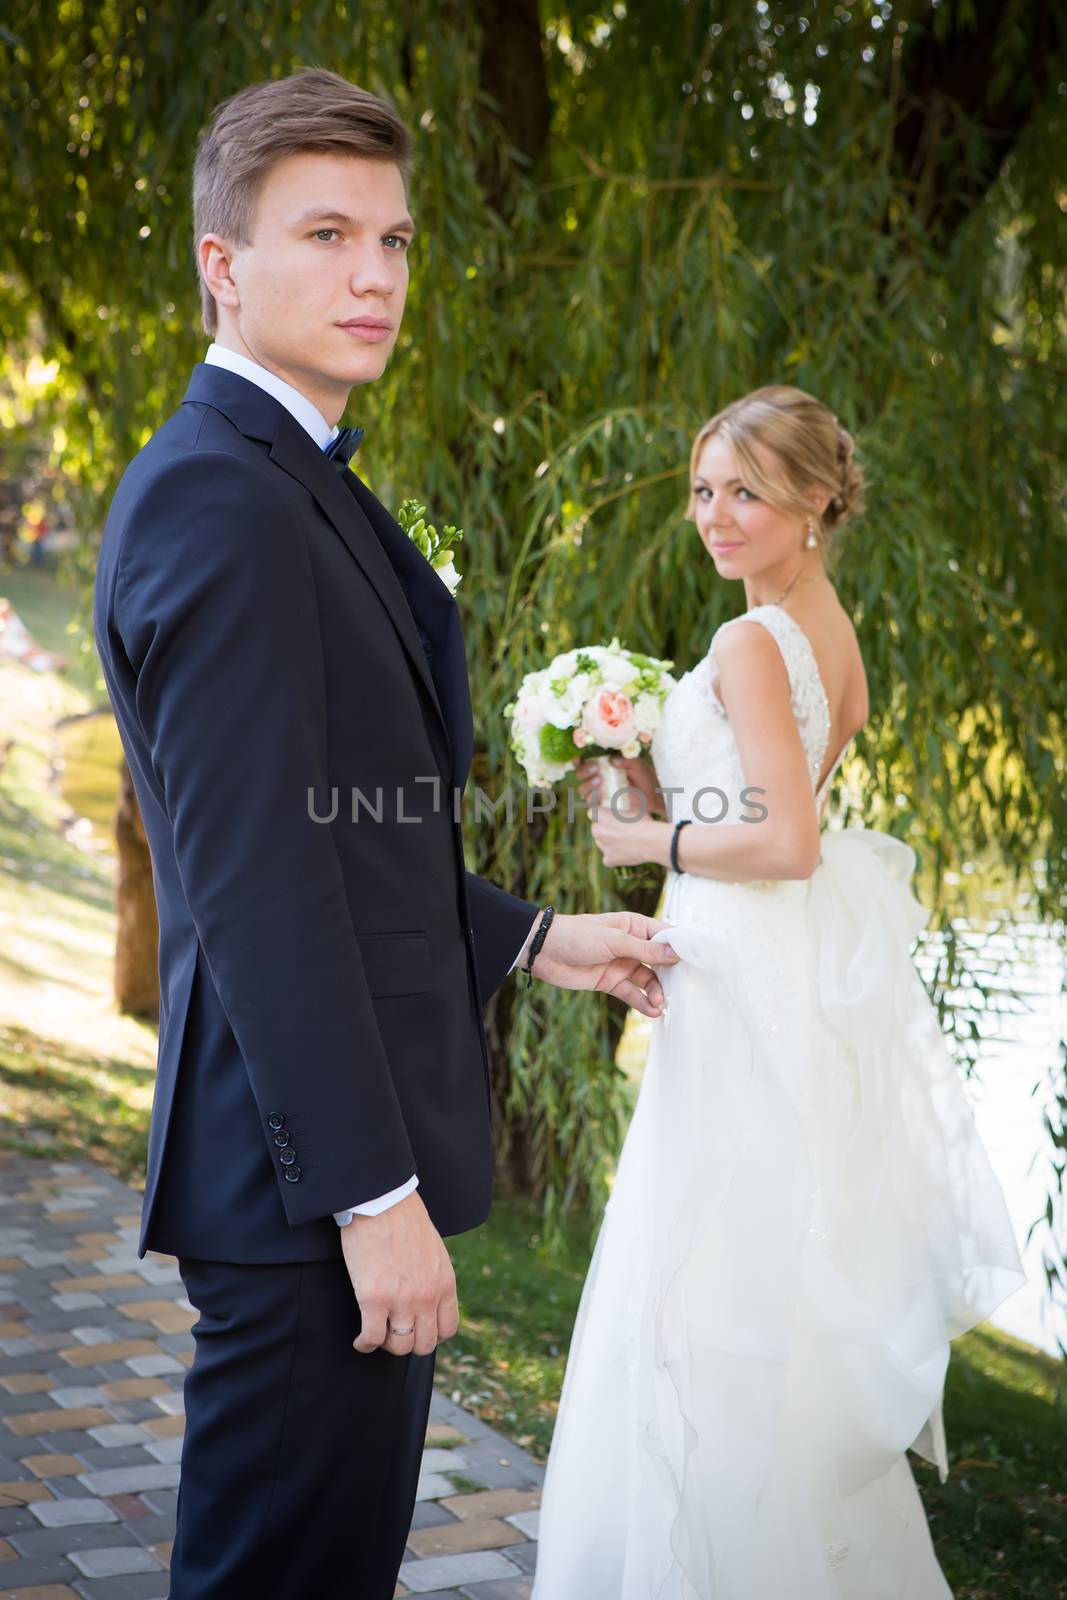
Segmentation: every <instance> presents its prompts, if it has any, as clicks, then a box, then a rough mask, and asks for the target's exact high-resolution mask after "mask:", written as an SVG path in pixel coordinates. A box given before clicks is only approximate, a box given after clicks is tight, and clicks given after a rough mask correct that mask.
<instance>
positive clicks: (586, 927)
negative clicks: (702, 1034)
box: [518, 911, 678, 1017]
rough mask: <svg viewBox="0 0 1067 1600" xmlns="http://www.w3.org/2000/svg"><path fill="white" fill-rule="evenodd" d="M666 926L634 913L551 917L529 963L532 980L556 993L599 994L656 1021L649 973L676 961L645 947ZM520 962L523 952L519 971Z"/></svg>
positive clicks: (659, 1000) (659, 1002)
mask: <svg viewBox="0 0 1067 1600" xmlns="http://www.w3.org/2000/svg"><path fill="white" fill-rule="evenodd" d="M668 926H669V924H668V923H666V922H659V921H657V919H656V918H655V917H643V916H641V915H640V914H639V913H638V912H636V911H606V912H604V913H603V914H602V915H600V916H594V915H592V914H582V915H579V916H573V917H568V916H560V915H558V914H557V915H556V916H555V917H553V919H552V926H551V927H550V928H549V930H548V937H547V938H546V940H545V942H544V944H543V945H542V947H541V950H540V953H539V954H538V955H537V956H536V958H535V960H534V964H533V969H532V970H533V975H534V977H535V978H542V979H543V980H544V981H545V983H554V984H555V985H556V987H557V988H559V989H601V990H603V992H604V993H605V994H613V995H615V997H616V998H617V999H619V1000H624V1001H625V1002H626V1004H627V1005H628V1006H633V1008H634V1010H635V1011H640V1012H643V1014H644V1015H645V1016H646V1017H658V1016H661V1015H662V1012H663V989H662V986H661V984H660V981H659V979H658V978H657V976H656V974H655V971H654V970H653V969H654V968H656V967H669V966H673V965H674V963H675V962H676V961H677V960H678V957H677V956H676V955H675V953H674V951H673V950H672V949H671V947H670V945H667V944H651V943H650V942H649V941H650V940H651V938H652V935H653V934H654V933H658V932H659V931H660V929H661V928H666V927H668ZM531 937H532V935H531ZM529 942H530V941H529V940H527V945H528V944H529ZM525 962H526V950H525V947H524V949H523V952H522V954H521V956H520V957H519V962H518V965H519V967H520V969H521V968H522V967H523V966H524V965H525Z"/></svg>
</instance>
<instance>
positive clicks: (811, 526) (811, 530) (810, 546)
mask: <svg viewBox="0 0 1067 1600" xmlns="http://www.w3.org/2000/svg"><path fill="white" fill-rule="evenodd" d="M807 528H808V537H807V538H806V539H805V540H804V548H805V550H814V549H815V547H816V545H817V544H818V543H819V541H818V539H817V538H816V537H815V518H814V517H809V518H808V522H807Z"/></svg>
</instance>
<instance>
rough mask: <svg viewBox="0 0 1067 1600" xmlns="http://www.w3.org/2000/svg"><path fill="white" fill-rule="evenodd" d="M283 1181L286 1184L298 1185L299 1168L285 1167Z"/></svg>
mask: <svg viewBox="0 0 1067 1600" xmlns="http://www.w3.org/2000/svg"><path fill="white" fill-rule="evenodd" d="M285 1181H286V1183H299V1182H300V1168H299V1167H286V1169H285Z"/></svg>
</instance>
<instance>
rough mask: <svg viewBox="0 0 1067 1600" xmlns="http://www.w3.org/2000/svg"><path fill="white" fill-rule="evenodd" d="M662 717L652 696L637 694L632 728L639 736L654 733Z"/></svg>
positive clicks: (658, 704) (655, 699)
mask: <svg viewBox="0 0 1067 1600" xmlns="http://www.w3.org/2000/svg"><path fill="white" fill-rule="evenodd" d="M662 715H663V712H662V709H661V707H660V703H659V701H658V700H657V698H656V696H655V695H654V694H639V695H638V696H637V699H636V700H635V701H634V728H635V729H636V731H637V732H638V733H639V734H642V733H655V731H656V729H657V728H658V727H659V723H660V717H661V716H662Z"/></svg>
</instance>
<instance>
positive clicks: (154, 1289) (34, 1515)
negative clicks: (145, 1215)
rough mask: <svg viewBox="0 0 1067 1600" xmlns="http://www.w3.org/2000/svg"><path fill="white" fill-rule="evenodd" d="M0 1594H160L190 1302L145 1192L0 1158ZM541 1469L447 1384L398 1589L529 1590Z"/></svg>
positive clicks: (438, 1594)
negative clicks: (143, 1199) (151, 1248)
mask: <svg viewBox="0 0 1067 1600" xmlns="http://www.w3.org/2000/svg"><path fill="white" fill-rule="evenodd" d="M0 1195H2V1197H3V1201H2V1209H0V1367H2V1368H3V1372H2V1375H0V1422H2V1424H3V1426H2V1427H0V1463H2V1464H0V1514H2V1515H3V1517H4V1518H6V1519H7V1520H6V1521H5V1522H4V1524H3V1526H2V1528H0V1534H2V1537H0V1600H164V1597H165V1596H166V1594H167V1589H168V1579H167V1571H166V1569H167V1567H168V1565H169V1562H170V1550H171V1543H172V1540H173V1535H174V1516H175V1503H176V1499H177V1484H178V1479H179V1462H180V1457H181V1446H182V1436H183V1433H184V1429H185V1415H184V1412H185V1407H184V1404H183V1400H182V1382H183V1380H184V1377H185V1373H186V1370H187V1368H188V1366H189V1364H190V1362H191V1360H192V1349H191V1346H192V1342H193V1341H192V1338H191V1336H190V1332H189V1330H190V1328H191V1327H192V1324H193V1322H194V1321H195V1317H196V1313H195V1312H194V1311H192V1309H191V1308H190V1306H189V1302H188V1300H187V1299H186V1298H185V1290H184V1285H183V1284H182V1282H181V1279H180V1277H179V1276H178V1273H177V1269H176V1263H175V1262H174V1260H173V1259H172V1258H171V1257H167V1256H153V1255H149V1256H147V1257H145V1259H144V1260H143V1261H141V1260H139V1259H138V1258H137V1255H136V1249H137V1238H138V1232H139V1228H140V1211H139V1207H140V1198H139V1196H138V1195H137V1194H135V1193H134V1191H133V1190H131V1189H129V1188H128V1187H127V1186H126V1185H125V1184H123V1183H120V1182H119V1181H118V1180H117V1179H115V1178H112V1177H111V1176H110V1175H109V1174H107V1173H105V1172H102V1171H101V1170H100V1169H98V1168H96V1167H94V1166H93V1165H92V1164H91V1163H89V1162H47V1161H44V1160H35V1159H34V1158H33V1157H29V1156H23V1155H16V1154H14V1153H11V1152H7V1151H0ZM543 1477H544V1473H543V1470H542V1469H541V1468H540V1467H539V1466H538V1465H537V1464H536V1462H534V1461H532V1460H531V1459H530V1458H529V1456H527V1455H525V1453H524V1452H523V1451H522V1450H520V1449H519V1448H518V1446H517V1445H515V1444H513V1443H512V1442H511V1441H510V1440H509V1439H505V1438H504V1437H502V1436H501V1435H500V1434H498V1433H495V1432H494V1431H493V1430H492V1429H490V1428H488V1427H487V1426H486V1425H485V1423H483V1422H482V1421H481V1420H480V1419H479V1418H477V1417H474V1416H472V1415H470V1414H469V1413H468V1412H466V1411H464V1410H463V1409H462V1408H461V1407H460V1406H458V1405H456V1404H455V1403H454V1402H453V1401H451V1400H449V1399H447V1398H446V1397H445V1396H444V1395H443V1394H442V1393H439V1392H438V1393H435V1394H434V1397H433V1403H432V1406H431V1412H430V1426H429V1428H428V1430H427V1434H426V1448H425V1451H424V1455H423V1463H422V1472H421V1474H420V1478H419V1499H418V1504H417V1505H416V1508H415V1515H414V1518H413V1520H412V1530H411V1534H410V1535H409V1539H408V1548H407V1552H406V1555H405V1560H404V1564H403V1567H402V1569H401V1581H400V1584H399V1585H398V1588H397V1595H398V1596H404V1595H408V1596H414V1595H417V1596H419V1600H526V1597H528V1596H529V1594H530V1592H531V1587H532V1584H531V1574H532V1572H533V1569H534V1565H535V1563H536V1551H537V1546H536V1530H537V1514H538V1507H539V1505H540V1499H541V1495H540V1486H541V1482H542V1479H543Z"/></svg>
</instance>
